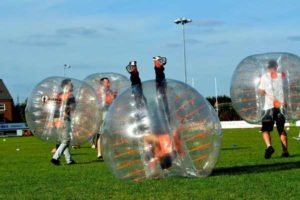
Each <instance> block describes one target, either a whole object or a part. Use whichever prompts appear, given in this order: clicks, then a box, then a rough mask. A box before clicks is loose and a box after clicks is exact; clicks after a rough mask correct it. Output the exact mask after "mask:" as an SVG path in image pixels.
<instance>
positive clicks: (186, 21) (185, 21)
mask: <svg viewBox="0 0 300 200" xmlns="http://www.w3.org/2000/svg"><path fill="white" fill-rule="evenodd" d="M190 22H192V20H191V19H186V18H179V19H176V20H175V21H174V23H175V24H181V25H182V38H183V61H184V82H185V83H187V69H186V50H185V29H184V25H185V24H187V23H190Z"/></svg>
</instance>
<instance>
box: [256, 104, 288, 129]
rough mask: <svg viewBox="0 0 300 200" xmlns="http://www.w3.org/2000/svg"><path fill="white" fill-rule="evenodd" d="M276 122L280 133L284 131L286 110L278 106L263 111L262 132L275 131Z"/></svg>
mask: <svg viewBox="0 0 300 200" xmlns="http://www.w3.org/2000/svg"><path fill="white" fill-rule="evenodd" d="M275 123H276V128H277V131H278V133H279V134H281V133H282V132H284V124H285V116H284V110H282V109H278V108H271V109H268V110H265V111H263V114H262V127H261V131H262V132H265V131H267V132H271V131H273V127H274V124H275Z"/></svg>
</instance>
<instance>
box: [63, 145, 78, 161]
mask: <svg viewBox="0 0 300 200" xmlns="http://www.w3.org/2000/svg"><path fill="white" fill-rule="evenodd" d="M63 153H64V156H65V159H66V162H67V164H68V165H71V164H76V162H75V161H74V160H73V159H72V157H71V154H70V150H69V144H67V147H66V148H65V150H64V151H63Z"/></svg>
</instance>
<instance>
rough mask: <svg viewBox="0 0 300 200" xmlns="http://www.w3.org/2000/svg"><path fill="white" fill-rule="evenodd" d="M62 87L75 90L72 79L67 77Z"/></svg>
mask: <svg viewBox="0 0 300 200" xmlns="http://www.w3.org/2000/svg"><path fill="white" fill-rule="evenodd" d="M60 86H61V88H63V89H64V90H67V91H69V92H72V91H73V84H72V81H71V79H69V78H66V79H64V80H63V81H62V82H61V85H60Z"/></svg>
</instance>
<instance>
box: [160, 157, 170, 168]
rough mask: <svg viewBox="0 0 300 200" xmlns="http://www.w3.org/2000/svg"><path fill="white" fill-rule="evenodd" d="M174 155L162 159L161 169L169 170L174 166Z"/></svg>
mask: <svg viewBox="0 0 300 200" xmlns="http://www.w3.org/2000/svg"><path fill="white" fill-rule="evenodd" d="M172 160H173V159H172V155H171V154H166V155H164V156H163V157H161V158H160V167H161V168H162V169H168V168H169V167H171V166H172Z"/></svg>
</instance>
